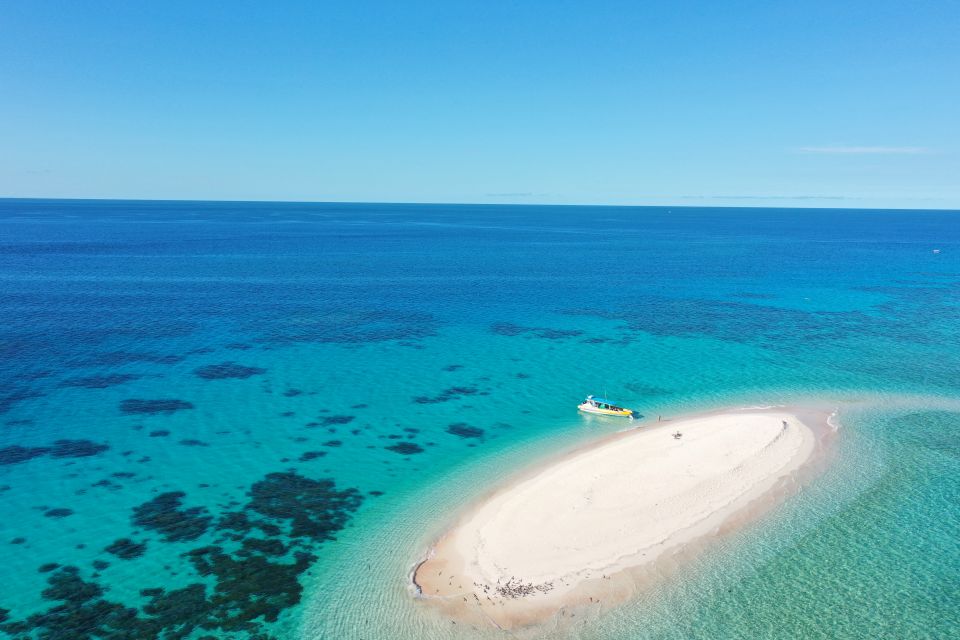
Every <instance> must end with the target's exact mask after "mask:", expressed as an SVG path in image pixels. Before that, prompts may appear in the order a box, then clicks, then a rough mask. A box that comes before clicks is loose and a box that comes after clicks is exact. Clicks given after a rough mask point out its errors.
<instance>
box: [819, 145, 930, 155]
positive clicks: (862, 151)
mask: <svg viewBox="0 0 960 640" xmlns="http://www.w3.org/2000/svg"><path fill="white" fill-rule="evenodd" d="M800 152H801V153H825V154H834V155H922V154H925V153H930V152H931V151H930V149H928V148H926V147H800Z"/></svg>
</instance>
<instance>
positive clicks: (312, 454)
mask: <svg viewBox="0 0 960 640" xmlns="http://www.w3.org/2000/svg"><path fill="white" fill-rule="evenodd" d="M325 455H327V452H326V451H307V452H305V453H304V454H303V455H302V456H300V462H310V461H311V460H316V459H317V458H322V457H323V456H325Z"/></svg>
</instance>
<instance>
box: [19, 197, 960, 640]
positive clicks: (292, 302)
mask: <svg viewBox="0 0 960 640" xmlns="http://www.w3.org/2000/svg"><path fill="white" fill-rule="evenodd" d="M958 216H960V214H958V213H957V212H892V211H827V210H816V211H815V210H762V209H743V210H737V209H674V210H669V209H658V208H591V207H507V206H504V207H481V206H441V205H434V206H421V205H333V204H316V205H313V204H309V205H308V204H279V203H166V202H106V201H101V202H93V201H91V202H70V201H26V200H19V201H18V200H7V201H0V247H2V251H0V265H2V268H0V300H2V301H3V304H2V306H0V320H2V323H0V356H2V358H3V360H2V362H3V367H2V369H0V374H2V376H3V386H2V393H0V412H2V413H0V559H2V561H3V566H4V567H5V571H4V575H5V576H6V579H5V580H4V581H2V583H0V607H2V610H0V634H5V635H6V636H9V637H14V638H20V637H25V638H26V637H31V638H110V639H113V638H146V637H161V638H202V637H214V638H266V637H271V638H441V637H451V636H454V635H455V636H457V637H475V636H476V637H500V636H502V635H504V634H501V633H499V632H494V631H491V630H473V629H467V628H457V629H453V627H452V626H451V624H450V623H449V621H445V620H441V619H439V618H438V617H437V616H436V615H435V614H434V613H433V612H432V611H431V610H430V609H429V608H428V607H424V606H423V605H422V603H421V602H418V601H417V600H415V599H414V598H413V597H412V596H411V594H410V591H409V588H408V584H409V579H408V576H409V572H410V569H411V567H412V566H413V564H414V563H415V562H417V560H418V559H419V558H420V557H422V554H423V553H424V551H425V549H426V548H427V546H428V545H429V542H430V540H431V539H432V538H433V536H435V535H437V534H438V533H440V532H441V531H442V529H443V527H444V526H445V525H446V524H447V523H449V522H450V521H451V519H452V518H453V516H454V515H455V513H456V512H457V510H458V509H460V508H462V507H463V506H464V505H465V504H467V503H468V502H469V501H471V500H473V499H476V498H477V497H479V496H481V495H482V494H483V493H484V492H485V491H487V490H488V489H489V488H490V487H491V486H494V485H495V484H496V483H497V482H498V481H502V480H503V478H504V477H506V476H509V474H510V473H511V472H514V471H516V470H517V469H520V468H522V467H523V466H525V465H527V464H530V463H532V462H534V461H537V460H542V459H544V458H546V457H548V456H550V455H552V454H555V453H558V452H561V451H564V450H566V449H569V448H571V447H574V446H576V445H577V444H579V443H582V442H584V441H587V440H589V439H591V438H595V437H597V436H598V435H600V434H603V433H609V432H611V431H614V430H616V429H619V428H621V427H622V423H620V422H616V421H605V420H598V419H589V418H586V417H583V416H580V415H578V414H577V412H576V411H575V405H576V403H577V402H578V401H579V400H580V399H581V397H582V396H583V395H584V394H586V393H591V392H592V393H607V394H609V395H610V396H613V397H615V398H617V399H619V400H621V401H623V402H624V403H625V404H627V405H629V406H632V407H634V408H636V409H638V410H639V411H640V412H641V413H642V414H644V415H645V416H646V417H647V419H655V416H657V415H665V416H671V415H678V414H682V413H685V412H690V411H696V410H702V409H710V408H716V407H722V406H741V405H755V404H775V403H790V402H804V401H807V400H809V399H816V400H818V401H822V400H826V401H828V402H831V403H835V404H837V405H838V406H839V407H840V408H841V409H840V415H839V419H838V422H839V423H840V429H839V431H838V435H837V438H836V441H835V446H834V451H833V452H832V454H831V464H830V465H829V467H828V469H827V470H826V471H825V472H824V473H823V474H821V475H820V476H819V477H818V478H817V479H816V480H815V481H813V482H812V483H811V484H810V485H809V486H807V487H805V488H804V489H803V491H801V493H800V494H799V495H797V496H796V497H795V498H793V499H791V500H790V501H789V502H787V503H786V504H784V505H782V506H780V507H778V508H777V509H776V510H775V511H774V512H773V513H771V514H770V515H769V516H768V517H766V518H764V519H763V521H762V522H760V523H758V524H757V525H755V526H751V527H749V528H747V529H744V530H742V531H740V532H738V533H736V534H733V535H730V536H725V537H723V538H721V539H720V540H719V541H718V542H717V543H716V544H714V545H712V546H711V548H710V549H709V550H708V551H707V552H705V553H704V554H703V555H702V557H700V558H699V559H698V561H697V562H695V563H692V564H688V565H683V566H678V567H677V569H676V571H675V572H672V573H671V575H669V576H665V577H664V578H663V580H662V581H660V582H661V584H659V585H658V588H657V589H656V590H655V591H654V592H648V593H645V594H644V595H642V596H640V597H638V598H637V599H636V600H634V601H632V602H631V603H629V604H627V605H623V606H621V607H618V608H616V609H614V610H611V611H603V612H589V613H588V614H587V615H584V616H583V617H582V620H578V621H577V622H576V623H575V624H573V623H568V624H565V625H562V626H561V627H558V628H550V629H534V630H528V631H526V632H523V633H521V634H519V635H520V636H521V637H540V636H550V637H577V638H601V639H614V638H617V639H619V638H631V639H632V638H711V639H713V638H743V637H771V638H777V637H810V638H817V637H823V638H859V637H890V638H904V637H909V638H946V637H956V636H957V635H958V632H957V629H958V628H960V613H958V612H960V590H958V587H957V585H958V584H960V537H958V533H957V532H958V531H960V483H958V478H960V449H958V444H957V443H958V438H960V385H958V382H957V381H958V380H960V347H958V346H957V345H958V344H960V217H958ZM933 249H940V250H941V251H940V253H938V254H935V253H933ZM851 403H853V404H851Z"/></svg>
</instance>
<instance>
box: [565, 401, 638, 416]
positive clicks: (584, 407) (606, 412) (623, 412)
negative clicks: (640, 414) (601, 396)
mask: <svg viewBox="0 0 960 640" xmlns="http://www.w3.org/2000/svg"><path fill="white" fill-rule="evenodd" d="M577 409H579V410H580V411H583V412H584V413H592V414H594V415H598V416H620V417H622V418H629V417H630V416H632V415H633V411H631V410H630V409H620V410H619V411H614V410H612V409H600V408H599V407H593V406H591V405H589V404H587V403H583V404H581V405H578V406H577Z"/></svg>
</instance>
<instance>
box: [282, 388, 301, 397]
mask: <svg viewBox="0 0 960 640" xmlns="http://www.w3.org/2000/svg"><path fill="white" fill-rule="evenodd" d="M302 393H303V391H301V390H300V389H287V390H286V391H284V392H283V397H284V398H295V397H297V396H299V395H300V394H302Z"/></svg>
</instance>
